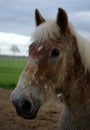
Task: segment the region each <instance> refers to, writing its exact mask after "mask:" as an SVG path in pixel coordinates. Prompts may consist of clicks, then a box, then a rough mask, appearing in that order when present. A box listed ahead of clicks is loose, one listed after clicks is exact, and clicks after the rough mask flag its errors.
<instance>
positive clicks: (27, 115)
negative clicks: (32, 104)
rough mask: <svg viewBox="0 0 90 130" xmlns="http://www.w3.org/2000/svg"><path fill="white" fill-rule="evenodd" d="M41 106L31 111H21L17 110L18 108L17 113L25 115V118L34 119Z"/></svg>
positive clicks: (21, 115)
mask: <svg viewBox="0 0 90 130" xmlns="http://www.w3.org/2000/svg"><path fill="white" fill-rule="evenodd" d="M39 108H40V106H38V108H37V109H35V110H33V111H32V112H30V113H24V112H19V111H17V110H16V113H17V115H18V116H20V117H23V118H24V119H27V120H33V119H35V118H36V116H37V113H38V111H39Z"/></svg>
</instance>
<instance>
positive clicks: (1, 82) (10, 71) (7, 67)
mask: <svg viewBox="0 0 90 130" xmlns="http://www.w3.org/2000/svg"><path fill="white" fill-rule="evenodd" d="M26 63H27V58H13V57H0V87H4V88H9V89H13V88H14V87H15V86H16V84H17V81H18V78H19V76H20V74H21V72H22V70H23V68H24V67H25V65H26Z"/></svg>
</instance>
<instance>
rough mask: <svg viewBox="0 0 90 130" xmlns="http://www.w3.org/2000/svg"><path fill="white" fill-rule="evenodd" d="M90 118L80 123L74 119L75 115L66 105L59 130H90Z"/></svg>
mask: <svg viewBox="0 0 90 130" xmlns="http://www.w3.org/2000/svg"><path fill="white" fill-rule="evenodd" d="M78 114H79V113H78ZM89 114H90V113H89ZM86 116H87V115H86ZM89 118H90V115H89ZM89 118H88V120H87V119H83V121H78V120H77V121H76V120H75V119H74V116H73V113H72V112H71V111H70V110H69V108H68V107H67V106H66V105H65V106H64V108H63V111H62V113H61V115H60V126H59V130H90V124H89ZM84 120H86V123H85V122H84Z"/></svg>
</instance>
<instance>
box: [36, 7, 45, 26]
mask: <svg viewBox="0 0 90 130" xmlns="http://www.w3.org/2000/svg"><path fill="white" fill-rule="evenodd" d="M35 22H36V26H38V25H40V24H41V23H43V22H45V19H44V18H43V17H42V15H41V14H40V12H39V10H38V9H36V10H35Z"/></svg>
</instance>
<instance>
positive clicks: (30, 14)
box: [0, 0, 90, 55]
mask: <svg viewBox="0 0 90 130" xmlns="http://www.w3.org/2000/svg"><path fill="white" fill-rule="evenodd" d="M58 7H62V8H64V9H65V10H66V12H67V13H68V16H69V20H70V21H71V22H72V23H73V24H74V26H75V28H76V30H77V31H78V32H79V33H81V34H82V35H84V36H85V37H86V38H88V39H90V0H0V50H1V53H2V54H5V53H8V54H11V52H10V51H9V50H10V46H11V45H13V44H16V45H17V46H18V47H19V49H20V50H21V53H20V55H26V53H27V49H28V41H29V40H30V35H31V33H32V31H33V29H34V24H35V22H34V11H35V9H36V8H38V9H39V10H40V12H41V13H42V15H43V16H44V17H45V18H55V17H56V14H57V9H58Z"/></svg>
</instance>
